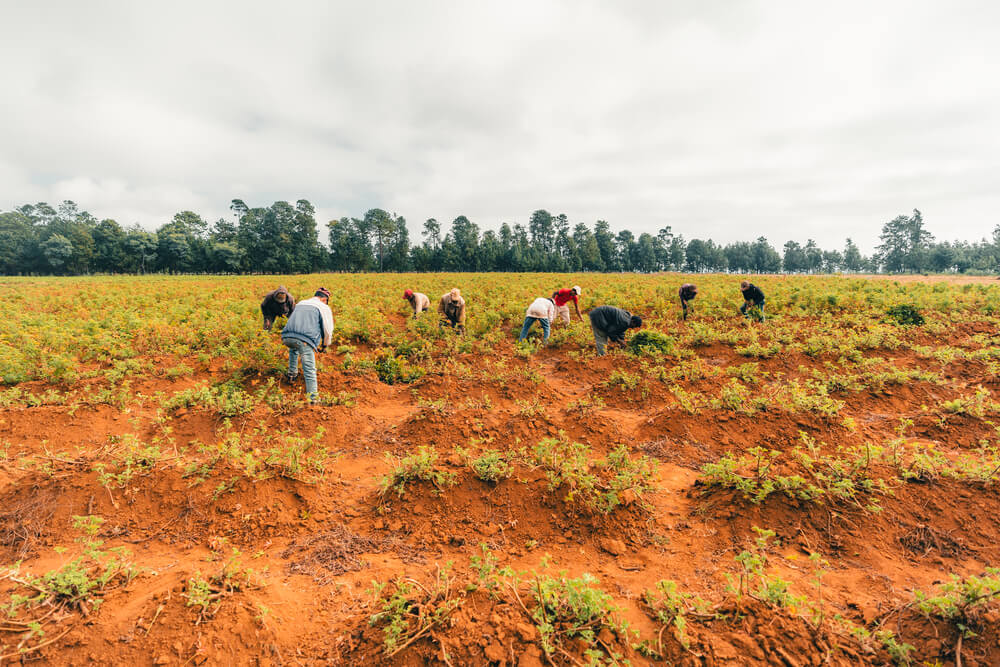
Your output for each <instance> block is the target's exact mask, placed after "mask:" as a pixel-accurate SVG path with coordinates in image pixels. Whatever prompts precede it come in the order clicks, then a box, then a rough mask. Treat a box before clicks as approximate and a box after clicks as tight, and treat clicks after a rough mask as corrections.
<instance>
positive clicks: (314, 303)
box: [281, 296, 333, 350]
mask: <svg viewBox="0 0 1000 667" xmlns="http://www.w3.org/2000/svg"><path fill="white" fill-rule="evenodd" d="M332 335H333V312H332V311H331V310H330V306H328V305H326V304H325V303H324V302H323V301H322V300H321V299H320V297H316V296H314V297H310V298H308V299H306V300H304V301H300V302H299V303H298V305H296V306H295V310H293V311H292V314H291V315H289V316H288V322H286V323H285V328H284V329H282V330H281V338H282V340H284V339H286V338H292V339H295V340H299V341H302V342H303V343H307V344H308V345H309V346H310V347H312V348H313V349H314V350H315V349H319V348H320V347H321V346H326V345H329V344H330V340H331V337H332Z"/></svg>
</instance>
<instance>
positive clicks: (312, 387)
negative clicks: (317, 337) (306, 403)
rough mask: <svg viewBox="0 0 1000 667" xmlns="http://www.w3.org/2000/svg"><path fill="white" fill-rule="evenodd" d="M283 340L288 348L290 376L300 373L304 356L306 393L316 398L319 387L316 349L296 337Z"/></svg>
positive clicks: (303, 368)
mask: <svg viewBox="0 0 1000 667" xmlns="http://www.w3.org/2000/svg"><path fill="white" fill-rule="evenodd" d="M281 342H282V343H284V344H285V346H286V347H287V348H288V377H290V378H294V377H295V376H296V375H298V374H299V357H302V375H304V376H305V379H306V394H307V395H308V396H309V398H316V397H317V396H318V395H319V394H318V392H319V387H317V386H316V351H315V350H314V349H312V347H311V346H310V345H309V343H303V342H302V341H300V340H296V339H294V338H282V339H281Z"/></svg>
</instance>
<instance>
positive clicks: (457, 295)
mask: <svg viewBox="0 0 1000 667" xmlns="http://www.w3.org/2000/svg"><path fill="white" fill-rule="evenodd" d="M448 294H449V295H451V299H452V301H455V300H456V299H461V298H462V293H461V292H459V291H458V288H457V287H453V288H452V289H451V291H450V292H448Z"/></svg>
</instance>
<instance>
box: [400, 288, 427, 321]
mask: <svg viewBox="0 0 1000 667" xmlns="http://www.w3.org/2000/svg"><path fill="white" fill-rule="evenodd" d="M403 298H404V299H406V300H407V301H409V302H410V308H412V309H413V319H417V315H419V314H420V313H422V312H424V311H425V310H430V309H431V300H430V299H428V298H427V295H426V294H421V293H420V292H414V291H413V290H411V289H408V290H406V291H405V292H403Z"/></svg>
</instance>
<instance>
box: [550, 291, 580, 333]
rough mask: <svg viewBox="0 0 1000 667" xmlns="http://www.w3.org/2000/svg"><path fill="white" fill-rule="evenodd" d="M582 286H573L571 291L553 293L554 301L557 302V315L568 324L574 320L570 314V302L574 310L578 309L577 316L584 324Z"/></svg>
mask: <svg viewBox="0 0 1000 667" xmlns="http://www.w3.org/2000/svg"><path fill="white" fill-rule="evenodd" d="M579 297H580V286H579V285H573V287H572V288H570V289H561V290H556V291H555V292H553V293H552V300H553V301H555V302H556V315H557V316H558V317H559V319H561V320H562V321H563V322H565V323H566V324H569V323H570V321H571V320H572V318H571V317H570V314H569V302H570V301H572V302H573V308H575V309H576V316H577V317H579V318H580V321H581V322H583V315H581V314H580V302H579Z"/></svg>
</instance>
